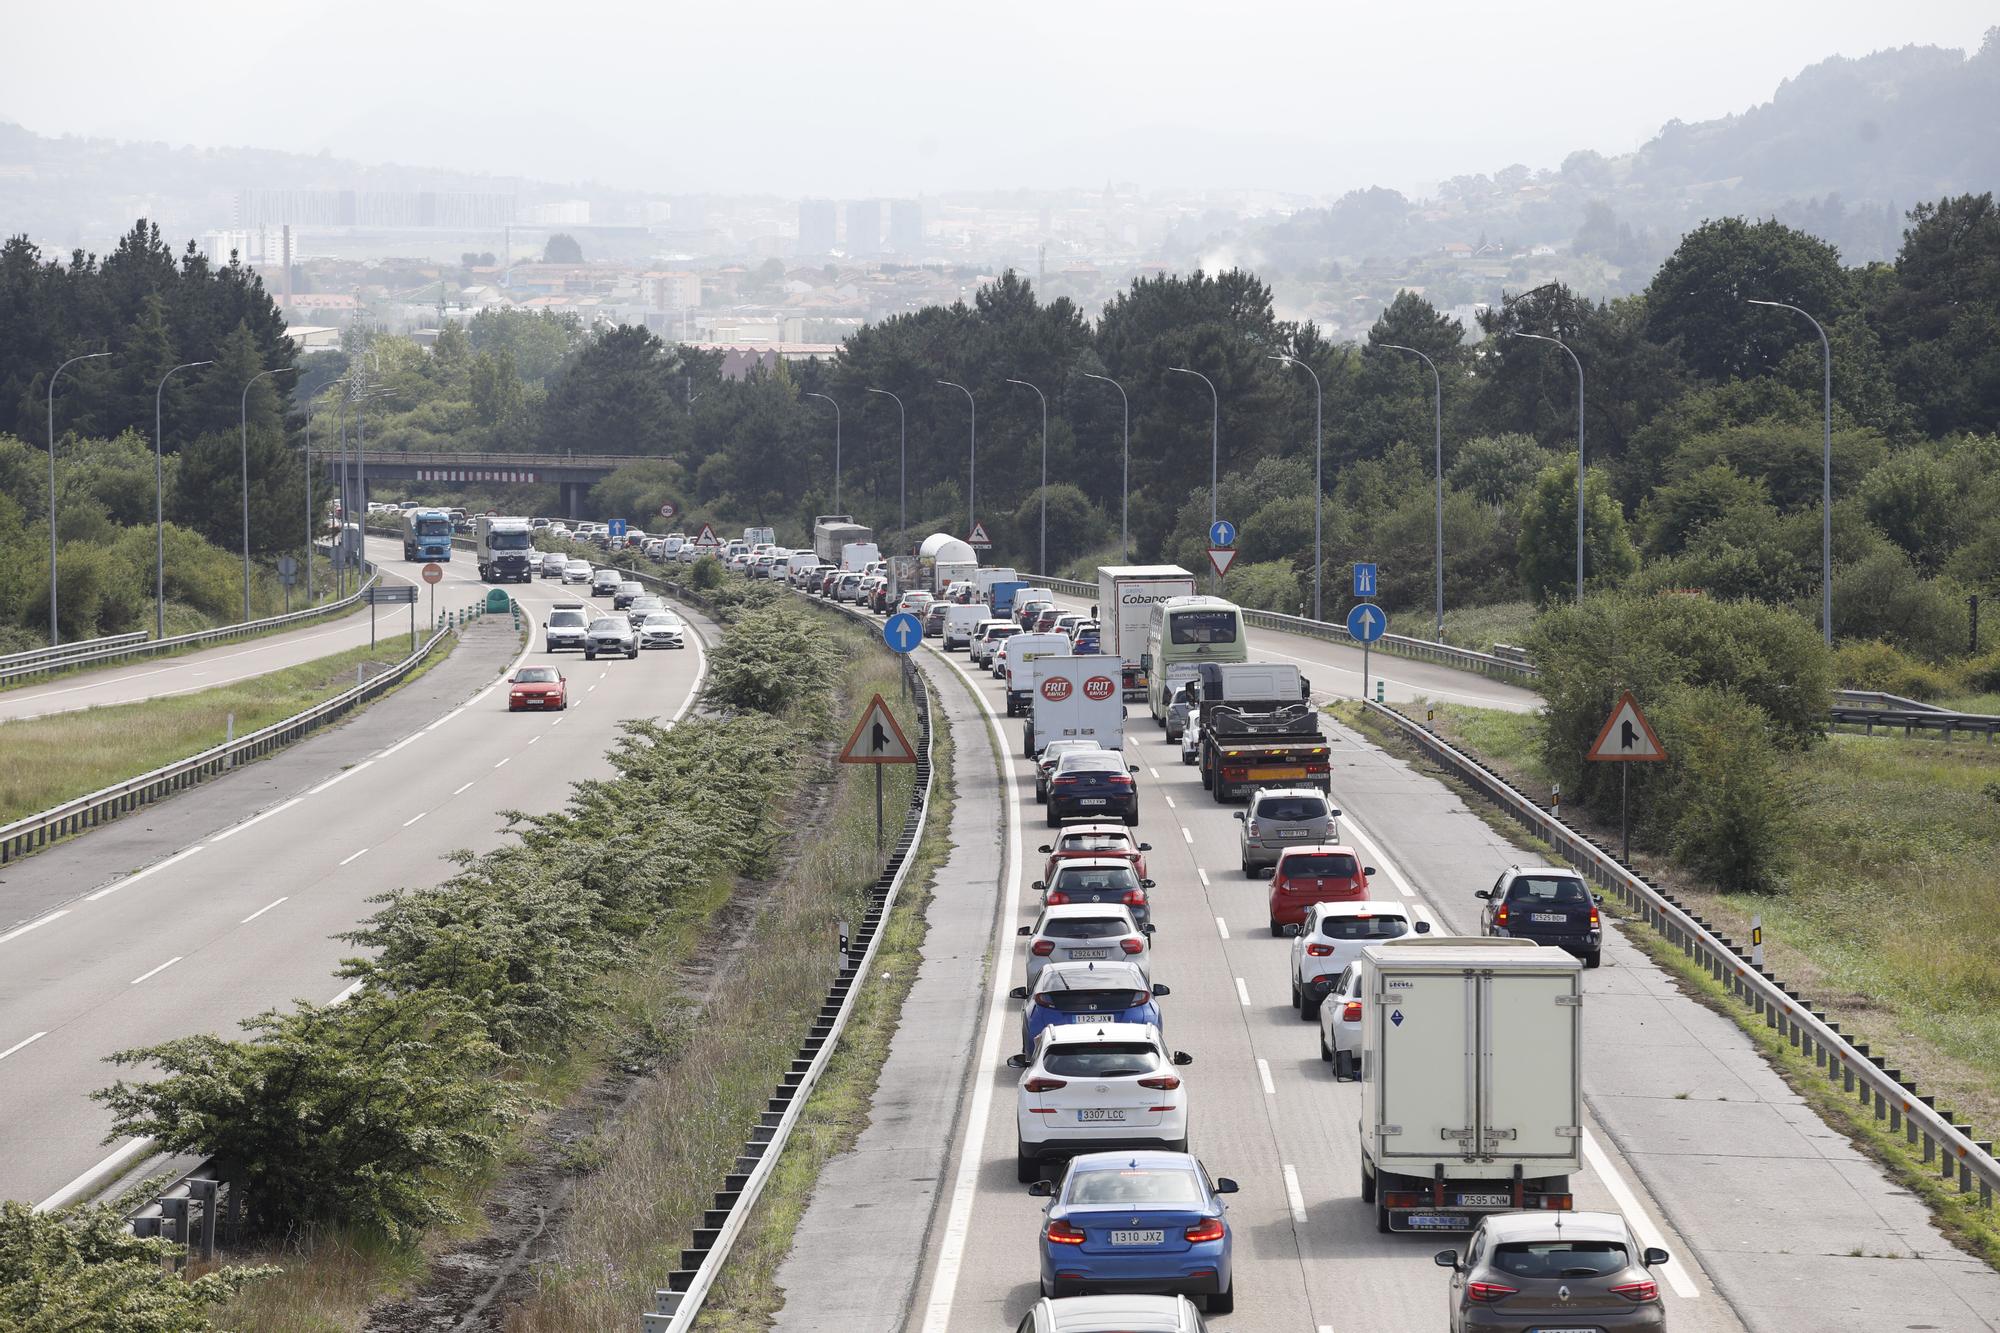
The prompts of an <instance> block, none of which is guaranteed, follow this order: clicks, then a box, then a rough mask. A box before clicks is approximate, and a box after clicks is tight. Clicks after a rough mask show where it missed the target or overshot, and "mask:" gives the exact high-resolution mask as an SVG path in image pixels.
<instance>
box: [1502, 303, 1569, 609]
mask: <svg viewBox="0 0 2000 1333" xmlns="http://www.w3.org/2000/svg"><path fill="white" fill-rule="evenodd" d="M1507 336H1508V337H1509V338H1527V339H1529V340H1530V341H1532V342H1538V343H1554V344H1555V345H1556V346H1558V347H1560V348H1562V349H1563V351H1564V352H1565V353H1566V354H1567V355H1568V356H1569V359H1570V360H1571V361H1573V362H1575V363H1576V602H1577V605H1578V606H1581V605H1583V362H1581V361H1579V360H1577V355H1576V353H1575V352H1573V351H1571V350H1570V346H1569V344H1568V343H1566V342H1564V341H1563V340H1562V339H1560V338H1551V337H1549V336H1547V335H1546V334H1541V333H1520V332H1517V331H1515V330H1511V329H1510V330H1508V332H1507Z"/></svg>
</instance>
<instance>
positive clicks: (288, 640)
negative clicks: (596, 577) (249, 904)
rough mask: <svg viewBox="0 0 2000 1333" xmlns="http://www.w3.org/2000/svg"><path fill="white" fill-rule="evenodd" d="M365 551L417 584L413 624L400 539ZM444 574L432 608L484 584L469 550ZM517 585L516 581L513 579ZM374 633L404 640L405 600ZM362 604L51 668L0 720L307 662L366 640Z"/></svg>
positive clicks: (422, 589)
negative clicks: (225, 637) (195, 643)
mask: <svg viewBox="0 0 2000 1333" xmlns="http://www.w3.org/2000/svg"><path fill="white" fill-rule="evenodd" d="M368 554H369V558H370V559H372V560H374V561H376V562H377V564H379V565H380V567H381V569H382V573H383V576H384V578H385V580H386V581H388V582H392V583H397V582H403V583H416V584H417V621H418V629H419V630H420V631H421V629H422V628H423V623H424V621H425V620H426V619H427V618H428V617H429V616H430V614H431V611H430V605H431V603H430V592H429V589H428V588H427V587H426V586H425V585H424V584H423V583H422V581H421V580H420V579H419V578H418V571H419V570H420V569H421V568H422V566H421V565H419V564H411V563H409V562H407V561H405V560H404V559H403V547H402V543H401V542H398V541H394V540H392V539H390V538H386V537H370V538H369V539H368ZM444 569H445V578H444V582H442V583H440V584H439V585H438V588H437V608H438V610H440V611H444V610H452V611H456V610H458V609H459V608H460V607H463V606H469V605H471V604H472V602H473V601H474V600H475V599H476V598H477V597H478V596H479V595H480V594H482V593H483V592H484V591H485V589H484V587H483V586H482V585H481V584H480V582H479V578H478V574H477V571H475V570H474V568H473V565H472V560H471V556H470V553H468V552H463V551H461V552H459V553H458V554H457V558H456V559H454V560H453V561H451V562H450V563H449V564H447V565H445V567H444ZM516 586H518V585H516ZM375 615H376V636H377V639H378V641H379V642H380V643H381V644H383V645H384V646H385V651H386V650H388V649H393V648H395V647H396V646H397V645H398V644H401V643H407V642H408V635H409V629H410V612H409V608H408V607H402V606H395V607H390V606H384V607H377V608H376V609H375ZM368 618H369V612H368V608H366V607H363V608H361V609H360V610H358V611H353V612H349V613H347V614H345V615H342V616H340V617H338V618H336V619H333V620H322V621H319V622H318V623H316V624H312V625H307V626H304V627H302V628H300V629H294V630H286V631H285V632H283V633H281V634H271V635H266V636H265V637H263V638H259V639H246V640H241V641H238V642H235V643H225V644H221V645H219V646H217V647H214V648H204V649H202V650H201V651H199V652H192V653H184V654H182V655H180V656H178V657H168V658H146V657H141V658H135V659H133V660H132V661H130V662H129V663H126V664H125V665H122V666H103V667H98V668H95V669H94V670H89V671H81V672H76V673H73V674H70V675H64V676H57V677H55V678H53V679H51V680H48V681H46V682H44V683H42V684H39V685H22V686H19V687H17V688H15V689H11V690H4V691H0V722H15V721H20V720H22V719H25V718H31V717H46V716H48V715H49V714H51V713H71V712H75V711H77V710H79V709H83V708H96V707H99V706H101V705H104V704H128V703H136V702H138V701H139V700H141V699H158V698H164V697H166V696H169V695H176V694H193V693H194V692H195V691H197V690H205V689H210V688H212V687H214V686H217V685H228V684H232V683H233V682H236V681H239V680H248V679H249V678H251V677H252V676H261V675H264V674H265V673H267V672H271V671H280V670H283V669H284V668H285V667H290V666H297V665H299V664H300V663H301V662H310V661H312V660H313V659H314V658H317V657H327V656H330V655H332V654H334V653H344V652H346V651H347V650H348V649H350V648H362V647H366V646H367V644H368V639H369V631H368Z"/></svg>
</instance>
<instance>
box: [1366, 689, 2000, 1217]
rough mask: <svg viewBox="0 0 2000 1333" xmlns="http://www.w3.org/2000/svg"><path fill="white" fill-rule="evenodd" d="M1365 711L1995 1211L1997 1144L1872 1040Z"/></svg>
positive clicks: (1572, 840) (1479, 779) (1506, 787)
mask: <svg viewBox="0 0 2000 1333" xmlns="http://www.w3.org/2000/svg"><path fill="white" fill-rule="evenodd" d="M1362 706H1363V707H1364V708H1365V709H1367V710H1368V712H1369V713H1370V714H1371V715H1372V716H1374V717H1376V718H1379V719H1380V720H1382V721H1383V722H1386V723H1387V724H1388V725H1389V726H1390V727H1392V728H1393V729H1394V730H1395V731H1397V732H1398V733H1399V734H1400V735H1401V736H1402V737H1403V738H1404V739H1405V740H1408V741H1410V742H1411V743H1412V744H1414V745H1415V746H1416V747H1417V748H1418V749H1419V750H1421V751H1422V752H1423V753H1424V754H1425V755H1427V756H1428V757H1429V758H1431V759H1432V760H1433V761H1435V762H1436V763H1437V764H1439V765H1440V766H1441V767H1443V768H1444V769H1446V770H1447V771H1448V772H1450V773H1452V774H1453V775H1454V776H1456V777H1458V778H1459V779H1461V780H1462V781H1464V782H1466V783H1467V784H1469V785H1470V786H1471V787H1472V788H1473V789H1474V790H1475V791H1478V792H1479V793H1480V794H1481V795H1483V796H1485V797H1486V798H1487V799H1488V800H1489V801H1491V802H1492V803H1493V804H1494V805H1496V806H1498V807H1499V808H1500V809H1501V810H1502V811H1503V812H1505V813H1506V814H1507V815H1509V816H1511V817H1512V818H1513V819H1515V820H1517V821H1518V822H1520V823H1521V824H1523V825H1525V826H1526V827H1527V829H1528V830H1529V831H1530V832H1531V833H1533V834H1534V835H1535V836H1536V837H1538V838H1540V839H1542V840H1543V841H1544V842H1546V843H1548V844H1549V845H1550V846H1551V847H1552V848H1554V850H1555V851H1556V853H1557V854H1558V855H1560V856H1562V857H1563V858H1564V859H1565V860H1567V861H1568V862H1569V863H1570V864H1571V865H1572V866H1575V867H1576V868H1577V869H1578V870H1579V871H1580V872H1581V873H1582V874H1583V875H1584V876H1585V877H1586V878H1587V879H1589V880H1591V881H1592V882H1593V883H1596V884H1598V885H1600V886H1602V887H1604V888H1607V889H1609V890H1611V891H1612V892H1614V893H1616V894H1617V895H1618V896H1619V898H1620V899H1621V900H1622V901H1623V903H1624V904H1625V906H1626V907H1627V908H1629V909H1630V910H1632V911H1633V912H1635V913H1636V914H1637V915H1638V916H1639V917H1640V919H1642V920H1643V921H1644V922H1645V923H1646V924H1647V925H1648V926H1650V927H1652V928H1653V930H1654V931H1656V932H1657V933H1658V934H1659V935H1660V936H1661V937H1662V938H1664V939H1665V940H1667V942H1668V943H1670V944H1672V945H1674V946H1675V947H1677V948H1679V949H1680V951H1681V952H1682V953H1684V954H1686V955H1687V956H1688V957H1689V958H1691V959H1693V960H1694V961H1695V962H1696V963H1697V964H1699V965H1700V966H1701V968H1702V969H1703V970H1704V971H1706V972H1707V973H1708V974H1709V976H1711V977H1713V978H1714V979H1715V980H1716V981H1717V982H1718V983H1720V984H1721V985H1723V986H1724V987H1726V988H1727V989H1728V990H1729V991H1730V993H1731V994H1732V995H1734V996H1735V997H1736V998H1737V999H1739V1000H1741V1001H1742V1002H1743V1003H1745V1004H1747V1005H1748V1006H1750V1008H1751V1009H1752V1011H1753V1012H1755V1013H1756V1014H1757V1016H1758V1017H1760V1018H1762V1019H1763V1020H1764V1024H1765V1026H1766V1027H1768V1028H1771V1029H1774V1030H1775V1031H1777V1032H1778V1033H1780V1034H1781V1035H1782V1036H1783V1037H1784V1038H1785V1040H1786V1041H1787V1042H1788V1043H1790V1044H1791V1045H1792V1046H1794V1047H1796V1048H1797V1049H1798V1051H1799V1052H1800V1054H1802V1055H1807V1056H1811V1057H1812V1060H1813V1063H1814V1065H1815V1066H1816V1067H1817V1068H1819V1069H1820V1070H1823V1071H1824V1072H1825V1074H1826V1077H1827V1080H1828V1082H1830V1083H1837V1084H1838V1085H1839V1086H1840V1087H1841V1089H1842V1090H1843V1091H1844V1092H1847V1093H1849V1094H1851V1095H1854V1096H1857V1097H1859V1099H1860V1102H1861V1105H1862V1106H1863V1107H1872V1108H1873V1110H1874V1112H1875V1119H1876V1120H1878V1121H1882V1122H1885V1126H1886V1128H1887V1130H1888V1132H1890V1133H1892V1134H1895V1133H1900V1134H1901V1135H1903V1137H1904V1139H1905V1141H1906V1142H1908V1143H1909V1144H1911V1145H1913V1146H1916V1147H1919V1148H1920V1149H1921V1150H1922V1153H1923V1163H1924V1165H1926V1166H1932V1165H1933V1164H1935V1169H1936V1170H1937V1172H1938V1178H1939V1179H1940V1180H1944V1181H1949V1180H1953V1179H1956V1181H1957V1184H1958V1191H1959V1193H1961V1194H1970V1193H1972V1192H1973V1190H1974V1189H1975V1188H1976V1189H1977V1190H1978V1193H1979V1201H1980V1203H1981V1204H1983V1205H1985V1206H1986V1207H1989V1208H1990V1207H1992V1206H1993V1191H1994V1187H1995V1186H1996V1185H2000V1162H1996V1161H1995V1160H1994V1157H1993V1144H1992V1142H1991V1141H1989V1140H1983V1139H1979V1140H1975V1139H1974V1138H1973V1137H1972V1131H1971V1129H1970V1127H1968V1126H1966V1125H1962V1124H1959V1123H1957V1122H1956V1121H1955V1120H1954V1118H1953V1117H1952V1116H1951V1115H1950V1114H1948V1113H1947V1112H1944V1111H1940V1110H1939V1109H1938V1108H1937V1104H1936V1100H1937V1099H1936V1098H1935V1097H1933V1096H1928V1095H1925V1094H1923V1093H1920V1092H1918V1091H1917V1085H1916V1083H1915V1082H1914V1081H1913V1080H1910V1079H1905V1078H1904V1077H1903V1073H1902V1070H1900V1069H1898V1068H1895V1067H1893V1066H1891V1065H1887V1064H1885V1063H1883V1061H1882V1059H1881V1058H1880V1057H1878V1056H1875V1055H1873V1054H1871V1053H1870V1051H1869V1049H1868V1046H1867V1044H1866V1043H1864V1042H1853V1041H1849V1040H1848V1039H1847V1038H1846V1037H1844V1036H1842V1035H1841V1031H1840V1025H1839V1024H1838V1023H1837V1022H1832V1021H1829V1020H1828V1019H1827V1017H1826V1015H1825V1014H1824V1013H1823V1012H1821V1011H1820V1010H1818V1009H1815V1008H1814V1007H1813V1006H1812V1004H1811V1002H1810V1001H1808V1000H1806V999H1804V998H1803V997H1801V996H1800V994H1799V993H1798V992H1797V991H1796V990H1794V989H1792V988H1791V987H1789V986H1787V985H1785V984H1784V983H1783V982H1781V981H1780V980H1778V978H1777V977H1775V976H1773V975H1772V974H1771V973H1770V972H1769V971H1767V970H1761V969H1759V968H1757V967H1756V966H1755V965H1753V964H1752V962H1751V960H1750V957H1749V955H1748V954H1747V953H1746V952H1745V951H1743V950H1742V949H1739V948H1737V946H1736V943H1735V941H1733V940H1731V939H1730V938H1729V937H1728V936H1726V935H1722V934H1719V933H1718V932H1717V931H1716V930H1715V928H1714V927H1712V926H1710V925H1709V923H1708V922H1706V921H1704V920H1703V919H1702V918H1701V917H1700V916H1698V915H1696V914H1695V913H1693V912H1691V911H1689V910H1688V909H1687V908H1685V907H1683V906H1682V905H1681V904H1680V902H1679V901H1678V900H1677V899H1675V897H1674V896H1673V895H1672V894H1671V893H1668V892H1666V891H1665V890H1663V889H1661V888H1658V887H1657V886H1655V885H1654V884H1653V883H1652V882H1651V881H1649V880H1647V879H1646V878H1645V876H1643V875H1640V874H1638V873H1636V872H1635V871H1632V870H1630V869H1628V868H1626V867H1625V866H1624V865H1622V864H1620V863H1619V861H1618V860H1617V858H1616V857H1614V856H1612V855H1611V853H1609V852H1607V851H1605V850H1604V849H1603V848H1602V847H1599V846H1598V845H1597V844H1596V843H1594V842H1592V841H1591V840H1590V839H1588V838H1586V837H1585V836H1584V835H1583V834H1581V833H1578V832H1577V831H1576V830H1574V829H1572V828H1571V827H1570V826H1569V825H1567V824H1565V823H1563V822H1562V821H1561V820H1559V819H1557V818H1556V817H1555V816H1553V815H1551V814H1550V813H1549V812H1548V811H1547V810H1545V809H1543V808H1542V807H1541V806H1539V805H1537V804H1536V803H1535V802H1534V801H1533V800H1532V799H1530V798H1529V797H1527V796H1525V795H1523V794H1522V793H1521V792H1520V791H1518V790H1516V789H1515V788H1514V787H1513V786H1512V784H1510V783H1509V782H1507V780H1506V779H1505V778H1502V777H1501V776H1500V775H1499V774H1497V773H1495V772H1494V771H1493V770H1492V769H1490V768H1487V767H1486V766H1485V765H1484V764H1482V763H1480V762H1479V761H1478V760H1477V759H1474V758H1473V757H1472V756H1470V755H1468V754H1466V753H1464V752H1463V751H1461V750H1458V749H1456V748H1454V747H1453V746H1451V745H1449V744H1447V743H1446V742H1444V741H1442V740H1440V739H1438V738H1437V737H1436V736H1434V735H1432V734H1431V733H1430V732H1429V731H1428V730H1426V729H1425V728H1424V727H1423V725H1422V724H1420V723H1418V722H1414V721H1412V720H1411V719H1409V718H1407V717H1404V716H1403V715H1402V714H1401V713H1399V712H1397V711H1396V710H1395V709H1393V708H1388V707H1385V706H1383V705H1381V704H1377V703H1373V702H1370V701H1367V700H1363V702H1362Z"/></svg>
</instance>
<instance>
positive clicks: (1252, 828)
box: [1245, 819, 1262, 838]
mask: <svg viewBox="0 0 2000 1333" xmlns="http://www.w3.org/2000/svg"><path fill="white" fill-rule="evenodd" d="M1245 831H1246V832H1247V833H1249V835H1250V836H1251V837H1253V838H1255V837H1258V836H1260V835H1261V834H1262V830H1261V829H1259V828H1258V827H1257V821H1256V820H1254V819H1253V820H1251V821H1250V825H1249V827H1248V828H1247V829H1246V830H1245Z"/></svg>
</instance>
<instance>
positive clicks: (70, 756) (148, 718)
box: [0, 638, 448, 824]
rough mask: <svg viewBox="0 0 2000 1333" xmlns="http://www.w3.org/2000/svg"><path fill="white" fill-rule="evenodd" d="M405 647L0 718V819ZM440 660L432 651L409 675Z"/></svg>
mask: <svg viewBox="0 0 2000 1333" xmlns="http://www.w3.org/2000/svg"><path fill="white" fill-rule="evenodd" d="M392 645H393V646H392ZM441 646H448V645H441ZM406 651H407V649H406V647H405V641H404V640H402V639H400V638H398V639H394V640H390V641H388V642H387V643H385V644H383V645H382V646H381V647H378V648H375V649H368V648H356V649H352V650H350V651H348V652H344V653H334V654H332V655H331V656H328V657H322V658H318V659H315V660H314V661H311V662H302V663H300V664H299V665H298V666H294V667H287V668H285V669H284V670H282V671H273V672H270V673H268V674H266V675H262V676H256V677H253V678H251V679H249V680H243V681H237V682H235V683H234V684H230V685H218V686H216V687H215V688H213V689H208V690H199V691H196V692H195V693H193V694H182V695H176V696H173V697H171V698H159V699H147V700H144V701H142V702H139V703H130V704H112V705H109V706H107V707H103V708H86V709H83V710H81V711H78V712H74V713H55V714H51V715H50V716H48V717H36V718H27V719H23V720H21V721H17V722H6V723H0V747H4V748H5V750H6V753H7V764H6V765H5V767H4V768H0V824H4V823H8V822H10V821H12V820H16V819H23V818H26V817H27V816H29V815H32V814H36V813H38V812H40V811H43V810H46V809H48V808H49V807H51V806H54V805H60V804H61V803H62V802H64V801H67V800H70V799H72V798H74V797H77V796H84V795H88V794H89V793H90V792H94V791H97V790H98V789H100V788H102V787H108V786H110V785H111V784H112V783H114V782H120V781H123V780H124V779H126V778H131V777H137V776H138V775H139V774H141V773H148V772H151V771H152V770H153V769H156V768H161V767H164V766H165V765H167V764H171V763H173V762H174V761H175V760H177V759H185V758H187V757H188V756H189V755H194V754H199V753H201V752H202V751H203V750H207V749H211V748H213V747H214V746H217V745H220V744H222V743H223V741H224V740H226V739H227V738H228V735H229V727H230V722H229V719H230V718H231V717H232V716H233V717H234V718H235V734H236V735H238V736H241V735H244V734H245V733H247V732H252V731H255V730H257V729H258V728H259V727H266V726H269V725H271V724H272V723H274V722H278V721H281V720H283V719H285V718H288V717H290V716H292V715H293V714H294V713H299V712H303V711H304V710H305V709H307V708H310V707H312V706H313V705H314V704H316V703H320V702H323V701H324V700H327V699H331V698H332V697H334V696H335V695H337V694H339V693H340V692H341V691H343V690H346V689H350V688H352V687H353V685H354V684H355V671H356V668H357V667H359V666H360V665H361V664H363V663H369V664H371V665H373V666H377V667H380V666H388V665H392V664H394V663H396V662H399V661H401V660H402V659H403V657H404V656H405V654H406ZM441 660H442V654H439V653H433V654H432V655H431V656H430V657H429V658H428V659H426V660H425V661H424V662H422V663H420V664H419V665H418V667H417V668H416V670H415V671H413V672H412V673H411V675H410V676H409V678H408V680H415V679H416V678H417V677H418V676H421V675H422V674H423V673H424V672H425V671H427V670H429V669H430V667H431V666H433V665H435V664H436V663H437V662H438V661H441ZM370 674H371V675H372V674H373V672H371V673H370ZM404 683H405V684H407V683H408V681H407V680H406V681H405V682H404Z"/></svg>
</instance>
